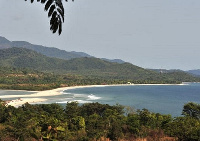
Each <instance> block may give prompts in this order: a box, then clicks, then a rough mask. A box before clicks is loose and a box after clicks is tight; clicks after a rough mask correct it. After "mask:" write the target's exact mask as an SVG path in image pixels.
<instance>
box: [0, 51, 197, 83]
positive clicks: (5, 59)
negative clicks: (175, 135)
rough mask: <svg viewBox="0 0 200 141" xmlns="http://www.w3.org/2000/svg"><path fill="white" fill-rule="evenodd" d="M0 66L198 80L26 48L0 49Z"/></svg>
mask: <svg viewBox="0 0 200 141" xmlns="http://www.w3.org/2000/svg"><path fill="white" fill-rule="evenodd" d="M0 66H1V67H12V68H28V69H33V70H38V71H42V72H48V73H56V74H75V75H81V76H87V77H92V78H97V79H105V80H124V81H126V82H127V81H131V82H132V83H181V82H183V81H185V82H186V81H187V82H191V81H194V82H197V81H198V82H199V81H200V79H198V78H196V77H193V76H191V75H189V74H187V73H185V72H172V73H164V74H160V73H157V72H154V71H151V70H148V69H144V68H141V67H138V66H135V65H133V64H131V63H123V64H119V63H116V62H108V61H105V60H101V59H99V58H90V57H83V58H74V59H70V60H63V59H58V58H52V57H47V56H45V55H43V54H40V53H37V52H36V51H33V50H30V49H25V48H16V47H13V48H7V49H1V50H0Z"/></svg>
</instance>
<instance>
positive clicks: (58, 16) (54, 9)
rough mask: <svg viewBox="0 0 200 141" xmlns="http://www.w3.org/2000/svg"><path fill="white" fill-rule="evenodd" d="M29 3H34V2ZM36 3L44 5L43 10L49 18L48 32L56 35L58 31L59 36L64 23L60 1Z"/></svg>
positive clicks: (63, 12)
mask: <svg viewBox="0 0 200 141" xmlns="http://www.w3.org/2000/svg"><path fill="white" fill-rule="evenodd" d="M25 1H27V0H25ZM30 1H31V3H33V2H34V0H30ZM65 1H66V2H68V0H65ZM72 1H74V0H72ZM37 2H40V3H42V4H45V7H44V10H45V11H48V17H51V19H50V30H51V31H52V32H53V33H56V32H57V31H58V34H59V35H60V34H61V33H62V23H64V15H65V11H64V7H63V4H62V0H37Z"/></svg>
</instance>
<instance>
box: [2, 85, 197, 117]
mask: <svg viewBox="0 0 200 141" xmlns="http://www.w3.org/2000/svg"><path fill="white" fill-rule="evenodd" d="M31 93H34V92H26V91H5V90H0V97H1V96H5V95H23V94H24V95H26V94H31ZM19 98H22V97H19ZM43 98H45V99H48V100H47V101H45V102H42V103H59V104H62V105H63V106H65V105H66V103H67V102H71V101H78V102H79V103H80V104H82V103H92V102H99V103H102V104H110V105H115V104H120V105H124V106H130V107H133V108H134V109H136V110H137V109H143V108H146V109H148V110H149V111H151V112H156V113H161V114H171V115H172V116H174V117H176V116H181V112H182V108H183V106H184V104H186V103H188V102H196V103H199V104H200V83H187V84H185V85H124V86H96V87H85V88H76V89H68V90H65V91H63V92H62V94H61V95H56V96H45V97H43ZM11 99H16V97H14V98H4V99H3V98H2V100H11Z"/></svg>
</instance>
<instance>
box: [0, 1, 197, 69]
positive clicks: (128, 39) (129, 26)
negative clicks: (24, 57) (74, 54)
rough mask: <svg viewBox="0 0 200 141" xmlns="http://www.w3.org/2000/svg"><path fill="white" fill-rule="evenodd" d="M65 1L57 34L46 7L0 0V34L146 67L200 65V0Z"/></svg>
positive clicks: (195, 67)
mask: <svg viewBox="0 0 200 141" xmlns="http://www.w3.org/2000/svg"><path fill="white" fill-rule="evenodd" d="M35 1H36V0H35ZM63 3H64V5H65V12H66V14H65V23H64V25H63V32H62V34H61V36H58V35H57V34H52V33H51V31H50V30H49V19H48V17H47V12H44V5H42V4H40V3H37V2H35V3H34V4H31V3H30V1H29V0H28V1H27V2H25V1H24V0H0V36H4V37H6V38H7V39H9V40H11V41H17V40H20V41H28V42H30V43H33V44H38V45H44V46H48V47H57V48H59V49H64V50H66V51H81V52H85V53H88V54H90V55H93V56H95V57H99V58H109V59H115V58H118V59H122V60H124V61H127V62H130V63H132V64H134V65H138V66H140V67H144V68H159V69H183V70H189V69H200V63H199V62H200V0H75V2H71V1H70V2H68V3H66V2H64V1H63Z"/></svg>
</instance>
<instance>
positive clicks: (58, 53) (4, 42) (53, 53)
mask: <svg viewBox="0 0 200 141" xmlns="http://www.w3.org/2000/svg"><path fill="white" fill-rule="evenodd" d="M11 47H19V48H27V49H31V50H34V51H36V52H38V53H41V54H43V55H46V56H48V57H55V58H59V59H64V60H70V59H73V58H82V57H94V56H91V55H89V54H87V53H84V52H76V51H70V52H69V51H66V50H61V49H58V48H56V47H46V46H42V45H34V44H31V43H29V42H27V41H9V40H8V39H6V38H5V37H2V36H0V49H4V48H11ZM102 60H106V61H110V62H117V63H124V61H123V60H121V59H104V58H102Z"/></svg>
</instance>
